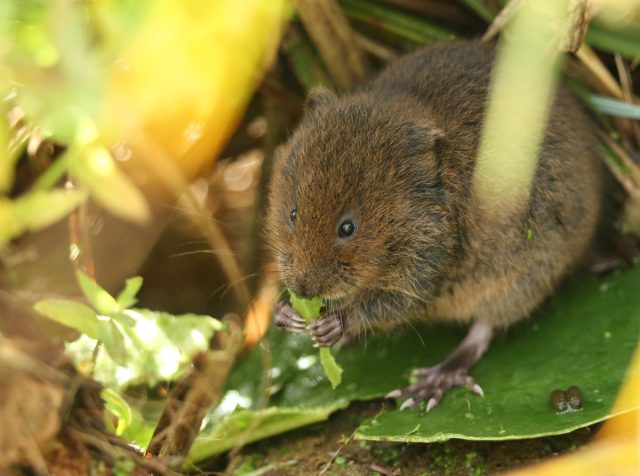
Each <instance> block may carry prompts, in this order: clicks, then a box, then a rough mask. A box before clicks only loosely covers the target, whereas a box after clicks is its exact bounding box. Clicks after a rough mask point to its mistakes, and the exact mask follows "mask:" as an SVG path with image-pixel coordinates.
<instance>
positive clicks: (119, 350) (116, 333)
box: [98, 319, 130, 366]
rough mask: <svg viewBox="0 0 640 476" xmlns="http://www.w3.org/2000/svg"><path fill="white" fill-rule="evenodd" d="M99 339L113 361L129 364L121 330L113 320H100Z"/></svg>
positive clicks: (124, 364)
mask: <svg viewBox="0 0 640 476" xmlns="http://www.w3.org/2000/svg"><path fill="white" fill-rule="evenodd" d="M98 340H99V341H101V342H102V344H103V345H104V348H105V350H106V351H107V352H108V353H109V356H110V357H111V358H112V359H113V361H114V362H115V363H117V364H119V365H122V366H128V365H129V355H130V353H129V352H127V345H126V343H125V338H124V335H123V333H122V331H121V330H120V329H119V328H118V326H117V325H116V323H115V322H113V320H111V319H108V320H104V321H100V336H99V338H98Z"/></svg>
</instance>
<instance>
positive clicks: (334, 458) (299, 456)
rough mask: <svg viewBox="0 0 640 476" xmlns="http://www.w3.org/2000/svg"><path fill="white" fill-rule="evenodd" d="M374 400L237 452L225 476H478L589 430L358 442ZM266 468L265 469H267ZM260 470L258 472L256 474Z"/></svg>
mask: <svg viewBox="0 0 640 476" xmlns="http://www.w3.org/2000/svg"><path fill="white" fill-rule="evenodd" d="M381 406H382V404H381V403H380V402H368V403H357V404H353V405H351V406H350V407H349V408H348V409H347V410H344V411H341V412H338V413H336V414H335V415H333V416H332V417H331V418H330V419H329V420H328V421H327V422H324V423H320V424H316V425H313V426H310V427H307V428H304V429H301V430H298V431H294V432H291V433H287V434H285V435H281V436H278V437H274V438H271V439H268V440H265V441H262V442H259V443H256V444H254V445H250V446H247V447H246V448H243V449H242V450H241V451H240V452H238V453H237V454H236V455H234V456H232V457H231V461H230V465H229V467H228V468H227V470H226V471H225V473H224V474H225V475H233V476H242V475H244V474H251V473H252V472H254V471H255V473H253V474H261V475H263V476H311V475H326V476H338V475H340V476H342V475H344V476H357V475H366V476H369V475H371V476H374V475H380V474H382V475H385V476H400V475H401V476H427V475H428V476H439V475H446V476H457V475H465V476H467V475H469V476H483V475H491V474H499V473H502V472H504V471H506V470H509V469H513V468H517V467H521V466H526V465H529V464H533V463H536V462H539V461H541V460H544V459H547V458H551V457H555V456H557V455H559V454H561V453H565V452H569V451H573V450H575V449H576V448H578V447H579V446H581V445H582V444H584V443H585V442H586V441H587V440H588V439H589V437H590V436H591V434H592V433H593V428H586V429H583V430H578V431H575V432H573V433H569V434H567V435H561V436H555V437H546V438H537V439H529V440H517V441H504V442H478V441H463V440H451V441H449V442H446V443H432V444H403V443H384V442H370V441H358V440H355V439H354V438H352V436H351V435H352V434H353V431H354V430H355V428H356V427H357V426H358V424H359V423H360V422H361V421H362V420H363V419H365V418H367V417H371V416H373V415H375V414H377V413H378V412H379V411H380V409H381ZM268 468H271V469H268ZM260 469H263V470H264V472H257V470H260Z"/></svg>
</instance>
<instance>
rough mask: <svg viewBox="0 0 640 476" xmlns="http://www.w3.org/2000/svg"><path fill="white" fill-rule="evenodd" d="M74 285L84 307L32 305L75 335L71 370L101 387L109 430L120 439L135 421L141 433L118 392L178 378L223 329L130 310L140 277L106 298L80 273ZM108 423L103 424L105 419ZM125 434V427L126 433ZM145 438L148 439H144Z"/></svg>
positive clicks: (208, 320)
mask: <svg viewBox="0 0 640 476" xmlns="http://www.w3.org/2000/svg"><path fill="white" fill-rule="evenodd" d="M76 276H77V279H78V283H79V285H80V288H81V289H82V292H83V293H84V296H85V298H86V300H87V301H88V303H89V304H90V305H86V304H83V303H81V302H77V301H72V300H69V299H45V300H42V301H39V302H38V303H36V305H35V306H34V307H35V309H36V310H37V311H38V312H40V313H41V314H43V315H45V316H47V317H48V318H50V319H52V320H54V321H56V322H58V323H60V324H63V325H65V326H68V327H71V328H73V329H75V330H77V331H78V332H80V336H79V337H78V338H77V339H76V340H74V341H72V342H68V343H67V344H66V352H67V354H68V355H70V357H71V358H72V360H73V362H74V364H75V365H76V368H77V369H78V370H79V371H81V372H83V373H85V374H90V375H92V376H93V377H94V378H95V379H96V380H98V381H99V382H101V383H102V384H103V385H105V389H104V390H103V391H102V393H101V396H102V399H103V400H104V402H105V408H106V409H107V410H108V411H109V412H110V413H112V414H113V415H114V416H115V417H116V418H117V419H118V423H117V426H116V428H114V432H115V433H116V434H118V435H123V434H124V433H125V431H127V430H128V429H129V427H130V425H131V424H132V422H134V421H137V422H138V423H139V424H138V426H139V427H140V428H137V429H134V431H133V433H132V434H135V435H137V436H136V438H135V439H136V440H138V441H140V440H141V439H142V440H144V439H145V438H141V437H140V436H139V435H140V434H145V435H146V434H147V433H148V431H147V430H146V429H145V428H144V422H143V419H142V418H141V416H140V415H139V414H138V413H137V412H136V411H135V410H132V409H131V407H130V406H129V405H128V403H127V401H126V398H125V397H124V394H123V391H124V390H125V389H126V388H127V387H128V386H131V385H134V384H136V385H139V384H146V385H147V386H149V387H152V386H154V385H156V384H157V383H158V382H159V381H170V380H175V379H176V378H178V377H179V376H180V375H181V374H182V373H183V372H184V371H185V370H186V369H187V368H188V367H189V365H190V363H191V361H192V359H193V357H194V355H195V354H196V353H197V352H202V351H205V350H207V348H208V346H209V340H210V339H211V337H212V336H213V334H214V332H218V331H222V330H224V329H225V326H224V325H223V324H222V323H221V322H220V321H218V320H216V319H213V318H212V317H209V316H200V315H195V314H184V315H179V316H174V315H171V314H168V313H164V312H155V311H150V310H148V309H137V308H134V307H133V306H135V304H136V302H137V299H136V294H137V293H138V291H139V290H140V287H141V286H142V278H140V277H135V278H131V279H128V280H127V281H126V284H125V286H124V289H123V290H122V291H121V292H120V293H119V294H118V295H117V296H116V297H113V296H111V295H110V294H109V293H108V292H107V291H106V290H104V289H103V288H102V287H100V286H99V285H98V284H97V283H96V282H95V281H93V280H92V279H91V278H90V277H89V276H87V275H86V274H84V273H83V272H81V271H77V273H76ZM107 421H108V420H107ZM129 430H130V429H129ZM148 436H150V435H148Z"/></svg>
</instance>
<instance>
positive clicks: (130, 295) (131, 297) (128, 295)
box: [116, 276, 142, 309]
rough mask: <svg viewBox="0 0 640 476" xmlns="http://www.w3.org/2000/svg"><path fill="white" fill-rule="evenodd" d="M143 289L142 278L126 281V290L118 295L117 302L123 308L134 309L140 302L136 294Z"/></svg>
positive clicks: (137, 277) (136, 277)
mask: <svg viewBox="0 0 640 476" xmlns="http://www.w3.org/2000/svg"><path fill="white" fill-rule="evenodd" d="M141 287H142V277H140V276H135V277H133V278H129V279H127V280H126V281H125V284H124V289H123V290H122V291H121V292H120V294H118V297H117V298H116V301H118V304H120V306H122V307H123V308H125V309H126V308H129V307H133V306H134V305H135V304H136V303H137V302H138V300H137V299H136V294H138V291H140V288H141Z"/></svg>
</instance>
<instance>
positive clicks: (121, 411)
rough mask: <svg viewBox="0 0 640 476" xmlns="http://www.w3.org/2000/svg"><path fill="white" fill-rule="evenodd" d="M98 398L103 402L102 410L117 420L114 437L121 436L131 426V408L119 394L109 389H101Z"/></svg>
mask: <svg viewBox="0 0 640 476" xmlns="http://www.w3.org/2000/svg"><path fill="white" fill-rule="evenodd" d="M100 397H101V398H102V400H103V401H104V408H105V409H106V410H107V411H109V412H111V413H112V414H113V415H114V416H115V417H116V418H117V419H118V425H117V426H116V435H118V436H121V435H122V434H123V433H124V431H125V430H126V429H127V428H128V427H129V425H131V421H132V419H133V413H132V412H131V407H130V406H129V404H128V403H127V401H126V400H125V399H124V398H123V397H122V396H121V395H120V394H119V393H117V392H115V391H114V390H112V389H110V388H103V389H102V391H101V392H100Z"/></svg>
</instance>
